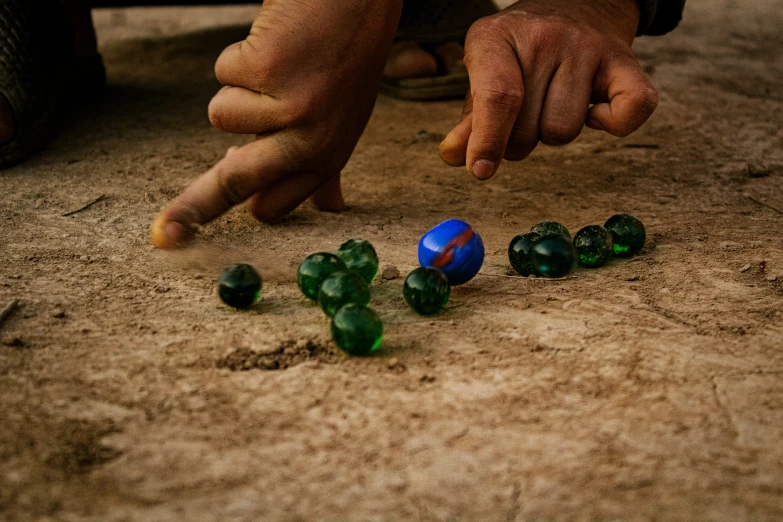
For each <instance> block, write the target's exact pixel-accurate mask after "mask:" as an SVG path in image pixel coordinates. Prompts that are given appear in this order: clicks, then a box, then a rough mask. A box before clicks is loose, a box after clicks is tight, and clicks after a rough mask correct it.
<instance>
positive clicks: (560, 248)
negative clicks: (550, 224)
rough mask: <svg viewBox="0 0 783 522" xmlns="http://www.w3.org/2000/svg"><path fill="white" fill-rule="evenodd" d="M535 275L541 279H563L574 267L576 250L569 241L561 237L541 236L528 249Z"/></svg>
mask: <svg viewBox="0 0 783 522" xmlns="http://www.w3.org/2000/svg"><path fill="white" fill-rule="evenodd" d="M530 259H531V260H532V261H533V266H534V267H535V269H536V273H538V275H540V276H542V277H565V276H567V275H568V274H570V273H571V271H572V270H573V269H574V266H575V265H576V250H575V249H574V245H573V243H571V240H570V239H566V238H565V237H563V236H561V235H552V236H543V237H541V238H539V239H538V240H537V241H536V242H535V243H534V244H533V248H531V249H530Z"/></svg>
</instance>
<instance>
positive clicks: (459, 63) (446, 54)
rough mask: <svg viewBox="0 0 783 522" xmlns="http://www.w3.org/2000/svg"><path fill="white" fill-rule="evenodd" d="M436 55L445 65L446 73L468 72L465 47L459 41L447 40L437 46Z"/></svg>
mask: <svg viewBox="0 0 783 522" xmlns="http://www.w3.org/2000/svg"><path fill="white" fill-rule="evenodd" d="M435 56H436V57H437V59H438V61H440V63H441V64H442V65H443V69H444V72H445V73H446V74H460V73H467V69H466V68H465V62H464V59H465V48H464V47H463V46H462V45H460V44H458V43H457V42H446V43H444V44H443V45H439V46H438V47H436V48H435Z"/></svg>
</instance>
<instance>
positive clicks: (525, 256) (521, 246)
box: [508, 232, 541, 277]
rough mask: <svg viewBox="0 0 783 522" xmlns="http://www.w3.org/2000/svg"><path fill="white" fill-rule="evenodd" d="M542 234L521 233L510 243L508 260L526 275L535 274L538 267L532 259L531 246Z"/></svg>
mask: <svg viewBox="0 0 783 522" xmlns="http://www.w3.org/2000/svg"><path fill="white" fill-rule="evenodd" d="M540 237H541V235H540V234H538V233H536V232H525V233H523V234H519V235H518V236H516V237H515V238H514V239H512V240H511V243H510V244H509V245H508V260H509V262H510V263H511V266H512V267H513V268H514V270H516V271H517V272H519V274H520V275H523V276H525V277H527V276H529V275H531V274H535V273H536V268H535V267H534V266H533V261H532V260H531V259H530V248H531V247H532V246H533V243H535V241H536V240H537V239H538V238H540Z"/></svg>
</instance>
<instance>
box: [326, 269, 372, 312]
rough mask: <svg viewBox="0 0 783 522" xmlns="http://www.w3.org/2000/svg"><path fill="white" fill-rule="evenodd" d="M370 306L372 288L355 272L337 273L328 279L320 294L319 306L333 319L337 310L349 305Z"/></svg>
mask: <svg viewBox="0 0 783 522" xmlns="http://www.w3.org/2000/svg"><path fill="white" fill-rule="evenodd" d="M349 303H353V304H358V305H360V306H367V305H368V304H370V288H369V287H368V286H367V283H365V282H364V279H363V278H362V276H360V275H359V274H357V273H355V272H350V271H345V272H335V273H334V274H332V275H330V276H329V277H327V278H326V279H325V280H324V282H323V284H322V285H321V290H320V291H319V292H318V304H319V305H321V309H322V310H323V311H324V313H325V314H326V315H328V316H329V317H332V316H333V315H334V314H335V313H337V310H339V309H340V308H341V307H343V306H345V305H347V304H349Z"/></svg>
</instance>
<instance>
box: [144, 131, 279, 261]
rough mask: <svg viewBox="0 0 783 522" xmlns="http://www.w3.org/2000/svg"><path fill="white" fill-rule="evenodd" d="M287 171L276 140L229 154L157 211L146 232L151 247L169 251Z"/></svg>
mask: <svg viewBox="0 0 783 522" xmlns="http://www.w3.org/2000/svg"><path fill="white" fill-rule="evenodd" d="M286 171H287V169H286V161H285V157H284V154H283V153H282V151H281V149H280V146H279V144H278V141H277V139H275V138H274V137H271V136H270V137H266V138H263V139H260V140H257V141H255V142H253V143H250V144H248V145H245V146H244V147H241V148H238V149H236V150H233V151H231V152H229V153H228V154H227V155H226V157H225V158H223V159H222V160H220V161H219V162H218V163H217V164H216V165H215V166H214V167H212V168H211V169H209V170H208V171H207V172H206V173H205V174H202V175H201V177H199V178H198V179H197V180H196V181H194V182H193V183H192V184H191V185H190V186H189V187H188V188H186V189H185V191H184V192H183V193H182V194H180V195H179V196H177V198H176V199H175V200H174V201H172V202H171V204H170V205H169V206H168V207H166V208H165V209H164V210H163V211H161V212H160V213H159V214H158V216H157V218H156V219H155V222H154V223H153V224H152V228H151V231H150V235H151V239H152V242H153V244H154V245H155V246H156V247H158V248H163V249H170V248H174V247H176V246H179V245H181V244H182V243H184V242H186V241H188V240H189V239H190V238H191V237H192V236H193V234H194V233H195V231H196V230H197V229H198V227H199V226H201V225H204V224H206V223H209V222H210V221H212V220H213V219H215V218H216V217H218V216H220V215H221V214H223V213H225V212H226V211H227V210H229V209H230V208H231V207H233V206H235V205H238V204H239V203H242V202H243V201H245V200H246V199H248V198H249V197H250V196H252V195H253V194H255V193H256V192H259V191H260V190H263V189H264V188H266V187H267V186H269V185H270V184H272V183H273V182H274V181H276V180H277V179H279V178H280V177H281V176H282V175H283V174H285V173H286Z"/></svg>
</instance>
